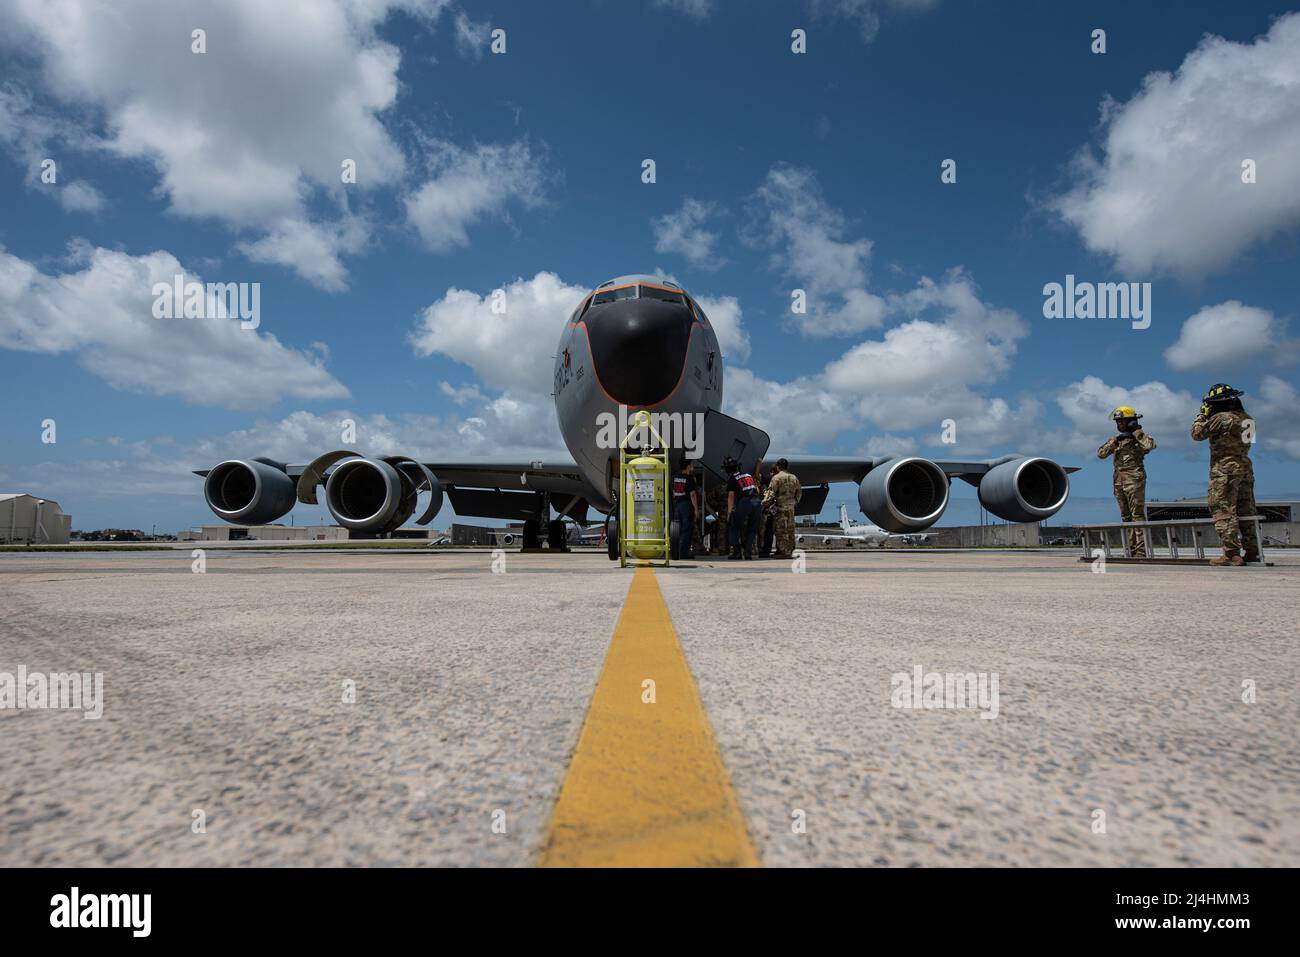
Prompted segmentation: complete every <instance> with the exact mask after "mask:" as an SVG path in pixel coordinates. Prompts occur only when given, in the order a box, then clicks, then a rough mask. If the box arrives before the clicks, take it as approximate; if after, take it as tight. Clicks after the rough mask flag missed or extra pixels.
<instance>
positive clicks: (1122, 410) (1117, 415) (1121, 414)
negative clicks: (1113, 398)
mask: <svg viewBox="0 0 1300 957" xmlns="http://www.w3.org/2000/svg"><path fill="white" fill-rule="evenodd" d="M1110 417H1111V418H1112V419H1114V420H1115V421H1116V422H1119V421H1120V420H1121V419H1140V418H1142V416H1140V415H1138V414H1137V412H1136V411H1134V409H1133V407H1132V406H1129V405H1121V406H1120V407H1119V408H1118V409H1116V410H1115V411H1114V412H1112V413H1111V414H1110Z"/></svg>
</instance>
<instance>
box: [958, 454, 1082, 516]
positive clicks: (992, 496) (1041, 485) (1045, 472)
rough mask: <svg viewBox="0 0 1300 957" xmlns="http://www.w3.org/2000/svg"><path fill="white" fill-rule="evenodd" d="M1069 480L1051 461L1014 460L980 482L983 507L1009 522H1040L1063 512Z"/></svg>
mask: <svg viewBox="0 0 1300 957" xmlns="http://www.w3.org/2000/svg"><path fill="white" fill-rule="evenodd" d="M1069 495H1070V478H1069V476H1068V475H1066V473H1065V469H1063V468H1061V466H1059V465H1057V464H1056V463H1055V462H1053V461H1052V460H1051V459H1043V458H1012V459H1009V460H1008V461H1006V462H1003V463H1002V464H1000V465H995V466H994V467H993V468H991V469H989V471H988V472H986V473H985V474H984V476H983V478H981V479H980V484H979V498H980V504H981V505H983V506H984V507H985V508H986V509H988V510H989V511H990V512H992V513H993V514H994V515H996V516H997V517H998V518H1003V519H1006V520H1007V521H1008V522H1038V521H1042V520H1043V519H1045V518H1051V517H1052V516H1053V515H1055V514H1056V513H1057V512H1059V511H1060V510H1061V506H1063V505H1064V504H1065V500H1066V499H1067V498H1068V497H1069Z"/></svg>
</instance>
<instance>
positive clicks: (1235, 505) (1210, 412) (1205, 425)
mask: <svg viewBox="0 0 1300 957" xmlns="http://www.w3.org/2000/svg"><path fill="white" fill-rule="evenodd" d="M1243 394H1244V393H1242V392H1241V391H1240V390H1239V389H1234V388H1233V387H1232V386H1230V385H1227V384H1225V383H1223V382H1217V383H1215V384H1214V385H1212V386H1210V390H1209V392H1207V393H1206V396H1205V400H1204V402H1203V403H1202V404H1201V412H1200V414H1199V415H1198V416H1197V417H1196V419H1195V421H1193V422H1192V438H1193V439H1195V440H1196V441H1197V442H1204V441H1206V440H1209V443H1210V489H1209V505H1210V513H1211V514H1212V515H1213V516H1214V530H1215V531H1216V532H1218V533H1219V544H1221V545H1222V546H1223V555H1222V557H1220V558H1216V559H1214V560H1213V561H1211V562H1210V564H1211V565H1244V564H1245V563H1246V562H1257V561H1259V541H1258V540H1257V538H1256V536H1255V525H1254V523H1253V522H1248V523H1245V525H1244V526H1243V525H1242V524H1240V523H1238V521H1237V519H1238V518H1239V517H1240V516H1244V515H1254V514H1255V469H1254V466H1252V465H1251V464H1250V446H1251V445H1252V444H1253V443H1254V441H1255V420H1254V419H1252V418H1251V417H1250V416H1249V415H1247V414H1246V410H1245V409H1244V408H1243V407H1242V405H1241V396H1242V395H1243ZM1243 551H1244V552H1245V554H1244V556H1243V554H1242V552H1243Z"/></svg>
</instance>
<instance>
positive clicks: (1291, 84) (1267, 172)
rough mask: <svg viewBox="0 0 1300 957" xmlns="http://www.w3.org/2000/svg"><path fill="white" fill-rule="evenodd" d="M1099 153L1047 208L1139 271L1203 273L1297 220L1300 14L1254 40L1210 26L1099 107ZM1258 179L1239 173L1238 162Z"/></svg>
mask: <svg viewBox="0 0 1300 957" xmlns="http://www.w3.org/2000/svg"><path fill="white" fill-rule="evenodd" d="M1102 136H1103V142H1102V144H1101V156H1100V157H1099V158H1098V157H1096V156H1094V155H1093V154H1092V153H1090V152H1084V153H1082V154H1080V156H1079V157H1078V158H1077V159H1076V161H1075V163H1074V172H1075V174H1076V175H1077V176H1078V178H1079V181H1078V182H1077V184H1076V185H1075V186H1074V187H1073V188H1072V189H1070V190H1069V191H1068V192H1066V193H1065V194H1064V195H1061V196H1058V197H1056V198H1055V199H1054V200H1052V201H1051V203H1050V204H1049V205H1050V207H1051V208H1052V209H1053V210H1054V211H1055V212H1056V213H1057V214H1059V215H1060V216H1061V218H1063V219H1064V220H1065V221H1066V222H1067V223H1069V224H1070V225H1072V226H1074V227H1075V228H1076V229H1078V231H1079V234H1080V237H1081V238H1082V240H1083V242H1084V244H1085V245H1086V246H1087V247H1088V248H1089V249H1091V250H1094V251H1096V252H1102V253H1107V254H1109V255H1112V256H1114V257H1115V259H1116V260H1117V262H1118V263H1119V265H1120V266H1121V267H1122V268H1124V269H1126V270H1129V271H1131V272H1133V273H1137V274H1147V273H1151V272H1162V273H1163V272H1169V273H1174V274H1180V275H1186V276H1199V275H1202V274H1205V273H1209V272H1214V271H1218V270H1221V269H1223V268H1225V267H1226V266H1227V265H1228V264H1229V263H1230V262H1231V261H1232V260H1233V259H1234V258H1236V257H1237V256H1239V255H1240V254H1242V253H1243V252H1245V251H1246V250H1247V249H1249V248H1250V247H1252V246H1253V245H1255V244H1257V243H1259V242H1261V241H1263V240H1265V239H1267V238H1268V237H1270V236H1274V235H1276V234H1279V233H1285V232H1290V231H1292V230H1294V229H1295V228H1296V226H1297V225H1298V224H1300V14H1294V13H1293V14H1289V15H1287V16H1284V17H1280V18H1279V19H1278V20H1276V21H1275V22H1274V23H1273V26H1272V28H1271V29H1270V30H1269V32H1268V34H1267V35H1265V36H1263V37H1260V38H1258V39H1257V40H1255V42H1253V43H1232V42H1229V41H1227V40H1224V39H1223V38H1221V37H1216V36H1207V37H1205V38H1204V39H1203V40H1202V41H1201V43H1200V45H1199V46H1197V48H1196V49H1195V50H1193V51H1192V52H1191V53H1190V54H1188V56H1187V58H1186V59H1185V60H1184V61H1183V63H1182V65H1181V66H1180V67H1179V68H1178V70H1177V71H1176V72H1175V73H1172V74H1170V73H1163V72H1161V73H1152V74H1149V75H1148V76H1147V77H1146V78H1145V79H1144V80H1143V83H1142V88H1141V90H1140V91H1139V92H1138V93H1137V94H1136V95H1134V96H1133V98H1132V99H1130V100H1128V101H1127V102H1125V103H1116V102H1112V101H1109V100H1108V101H1107V102H1105V103H1103V107H1102ZM1246 159H1252V160H1254V161H1255V163H1256V168H1257V182H1255V183H1254V184H1245V183H1243V182H1242V181H1241V175H1242V162H1243V160H1246Z"/></svg>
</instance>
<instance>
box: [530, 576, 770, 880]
mask: <svg viewBox="0 0 1300 957" xmlns="http://www.w3.org/2000/svg"><path fill="white" fill-rule="evenodd" d="M539 863H540V864H541V866H543V867H693V866H724V867H737V866H739V867H755V866H757V865H758V855H757V854H755V853H754V847H753V845H752V844H751V843H750V841H749V835H748V834H747V833H746V832H745V821H744V818H743V817H742V815H741V813H740V807H739V805H738V804H737V802H736V795H735V793H734V792H733V791H732V789H731V781H730V779H729V778H728V776H727V769H726V768H725V767H724V766H723V764H722V758H721V757H720V755H719V754H718V747H717V744H716V742H715V741H714V739H713V730H712V728H711V727H710V726H709V719H708V717H707V716H706V715H705V713H704V708H703V706H702V705H701V704H700V696H699V692H698V691H697V690H696V688H695V681H694V680H693V679H692V678H691V672H690V668H689V667H687V664H686V658H685V657H684V656H683V654H682V648H681V645H680V644H679V643H678V641H677V633H676V631H674V630H673V623H672V619H671V618H670V617H669V614H668V606H667V605H665V604H664V599H663V595H662V594H661V593H660V591H659V584H658V582H657V581H656V580H655V576H654V571H653V570H652V569H650V568H638V569H637V570H636V571H635V572H634V573H633V576H632V585H631V587H630V588H629V589H628V593H627V600H626V601H625V602H624V604H623V612H622V614H621V615H620V616H619V619H618V625H617V626H616V627H615V629H614V638H613V640H612V641H611V642H610V646H609V653H608V655H606V657H605V666H604V668H603V669H602V670H601V673H600V679H599V680H598V681H597V682H596V691H595V693H594V694H593V695H592V698H591V707H590V709H589V710H588V712H587V720H586V722H585V723H584V724H583V726H582V733H581V735H580V736H579V737H578V746H577V748H576V750H575V751H574V753H573V760H572V761H571V762H570V763H569V771H568V774H567V775H566V776H565V778H564V784H563V785H562V786H561V788H560V796H559V799H558V800H557V801H556V804H555V810H554V811H553V812H552V814H551V822H550V826H549V828H548V830H547V835H546V839H545V841H544V842H543V843H542V851H541V859H540V861H539Z"/></svg>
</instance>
